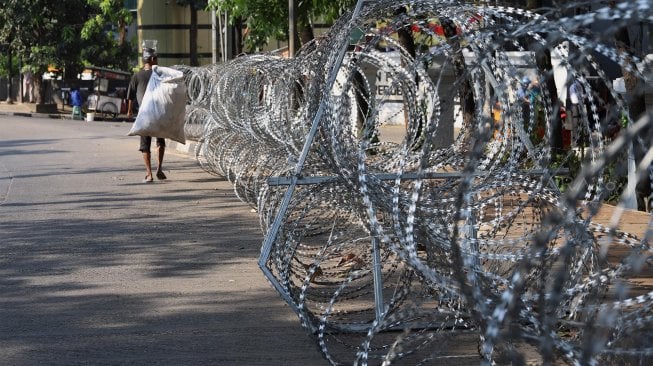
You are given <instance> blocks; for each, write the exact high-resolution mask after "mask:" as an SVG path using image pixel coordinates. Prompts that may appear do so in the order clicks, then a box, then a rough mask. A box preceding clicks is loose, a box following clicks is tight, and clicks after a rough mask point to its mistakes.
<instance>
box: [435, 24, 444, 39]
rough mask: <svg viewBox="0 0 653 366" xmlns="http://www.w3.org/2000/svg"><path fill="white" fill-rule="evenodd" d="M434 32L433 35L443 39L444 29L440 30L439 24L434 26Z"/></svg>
mask: <svg viewBox="0 0 653 366" xmlns="http://www.w3.org/2000/svg"><path fill="white" fill-rule="evenodd" d="M434 31H435V34H437V35H439V36H443V37H444V28H442V26H441V25H440V24H438V25H436V26H435V29H434Z"/></svg>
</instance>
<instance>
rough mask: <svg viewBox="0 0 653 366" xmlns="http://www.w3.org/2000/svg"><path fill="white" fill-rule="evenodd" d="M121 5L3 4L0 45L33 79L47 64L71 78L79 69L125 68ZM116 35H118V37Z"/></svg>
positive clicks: (81, 0)
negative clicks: (87, 66) (8, 48)
mask: <svg viewBox="0 0 653 366" xmlns="http://www.w3.org/2000/svg"><path fill="white" fill-rule="evenodd" d="M122 3H123V1H121V0H60V1H56V2H55V1H51V0H5V1H4V5H3V7H0V43H9V44H11V48H12V51H13V53H14V55H15V57H17V58H20V59H22V60H23V63H24V64H25V65H27V68H28V69H30V70H31V71H33V72H34V73H36V74H41V73H43V72H45V71H47V69H48V66H50V65H52V66H55V67H57V68H60V69H62V68H63V69H65V70H66V71H67V72H69V73H71V74H74V73H77V72H78V71H79V69H80V68H81V67H82V66H83V65H84V64H95V65H97V66H104V67H117V68H120V69H125V70H126V69H128V62H129V59H130V57H132V56H133V55H134V53H133V52H132V51H131V49H130V47H126V46H125V44H126V42H124V37H122V38H121V35H123V36H124V29H125V27H126V26H127V25H128V24H129V23H131V21H132V20H131V14H130V13H129V11H128V10H126V9H123V7H122ZM121 30H122V32H121Z"/></svg>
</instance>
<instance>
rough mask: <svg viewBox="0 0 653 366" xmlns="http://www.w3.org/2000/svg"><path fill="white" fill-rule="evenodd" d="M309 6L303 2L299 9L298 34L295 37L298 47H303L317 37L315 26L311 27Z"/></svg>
mask: <svg viewBox="0 0 653 366" xmlns="http://www.w3.org/2000/svg"><path fill="white" fill-rule="evenodd" d="M307 6H308V2H307V1H302V2H301V3H300V4H299V7H298V8H297V34H295V35H294V37H295V41H296V42H295V44H296V45H297V44H300V45H302V46H303V45H305V44H307V43H308V42H310V41H312V40H313V39H314V38H315V35H314V34H313V26H312V25H311V20H310V18H309V16H308V8H307ZM297 41H299V42H300V43H298V42H297ZM295 51H296V50H295Z"/></svg>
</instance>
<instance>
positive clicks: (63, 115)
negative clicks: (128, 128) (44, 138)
mask: <svg viewBox="0 0 653 366" xmlns="http://www.w3.org/2000/svg"><path fill="white" fill-rule="evenodd" d="M72 113H73V110H72V106H69V105H65V106H63V109H62V106H61V105H60V104H57V112H56V113H37V112H36V104H35V103H19V102H14V103H12V104H9V103H7V102H6V101H0V116H2V115H5V116H21V117H39V118H53V119H73V118H72V117H73V116H72ZM81 119H85V116H84V115H82V118H81ZM93 120H94V121H99V122H101V121H104V118H102V117H101V116H100V115H98V114H97V113H96V114H95V117H94V118H93ZM111 121H112V122H115V121H127V122H129V120H127V116H125V115H118V116H117V117H116V118H115V119H112V120H111Z"/></svg>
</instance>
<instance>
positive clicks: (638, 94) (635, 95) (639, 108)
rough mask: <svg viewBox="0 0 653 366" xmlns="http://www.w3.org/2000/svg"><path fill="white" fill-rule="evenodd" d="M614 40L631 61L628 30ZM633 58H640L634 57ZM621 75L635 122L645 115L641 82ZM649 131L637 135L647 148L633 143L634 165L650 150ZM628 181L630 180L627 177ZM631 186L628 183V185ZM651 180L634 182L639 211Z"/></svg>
mask: <svg viewBox="0 0 653 366" xmlns="http://www.w3.org/2000/svg"><path fill="white" fill-rule="evenodd" d="M615 40H616V42H617V52H618V53H619V54H621V56H622V57H624V58H625V60H626V62H631V61H632V56H631V55H633V54H634V50H633V48H632V47H631V44H630V37H629V36H628V29H627V28H626V27H622V28H621V29H619V31H617V33H616V34H615ZM634 56H641V55H636V54H634ZM621 73H622V75H623V78H624V84H625V85H626V103H627V105H628V114H629V116H630V119H631V120H632V121H637V120H638V119H639V118H640V117H641V116H643V115H644V114H645V113H646V100H645V95H644V85H643V83H642V81H641V80H639V79H638V78H637V76H636V75H635V73H634V72H633V71H629V70H627V69H626V68H624V67H622V69H621ZM651 131H653V129H652V128H651V127H650V125H649V127H647V128H646V129H644V130H643V131H641V132H640V133H639V137H640V138H641V140H643V142H644V143H645V144H648V146H641V144H639V142H638V141H635V142H634V143H633V153H634V157H635V164H636V165H637V164H639V162H640V161H641V159H642V157H643V156H644V155H645V154H646V151H647V150H648V149H650V148H651V138H652V137H651ZM629 179H631V178H630V177H629ZM631 184H633V183H632V182H629V185H631ZM651 188H652V187H651V178H650V175H649V174H646V176H645V177H644V179H643V180H640V181H638V182H636V188H635V195H636V199H637V209H638V210H640V211H645V210H646V204H645V202H646V200H647V199H648V197H649V196H650V195H651Z"/></svg>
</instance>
